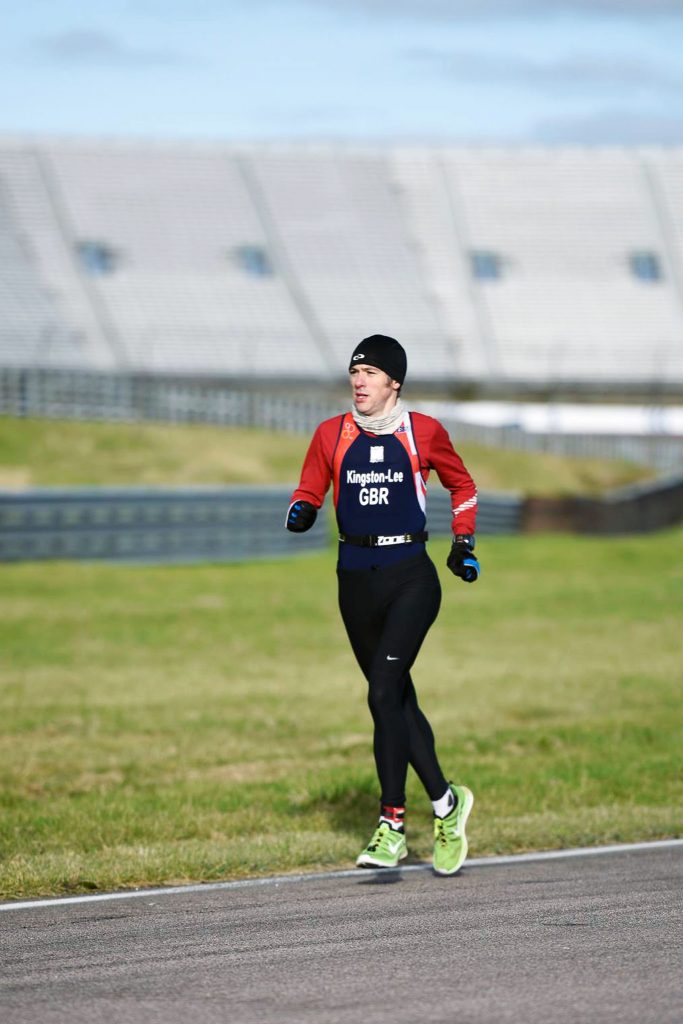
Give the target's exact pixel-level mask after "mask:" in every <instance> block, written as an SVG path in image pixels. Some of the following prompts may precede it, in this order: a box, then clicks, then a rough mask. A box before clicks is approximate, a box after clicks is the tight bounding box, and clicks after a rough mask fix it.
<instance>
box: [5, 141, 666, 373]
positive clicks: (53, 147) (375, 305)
mask: <svg viewBox="0 0 683 1024" xmlns="http://www.w3.org/2000/svg"><path fill="white" fill-rule="evenodd" d="M88 260H90V263H88ZM638 261H640V263H638ZM639 266H640V267H642V268H644V272H642V273H641V272H640V271H639V270H638V269H637V268H638V267H639ZM634 269H635V271H636V272H634ZM375 332H382V333H386V334H394V335H395V336H397V337H399V338H400V339H401V340H402V341H403V342H404V343H405V344H406V347H407V349H408V351H409V359H410V373H411V377H412V379H414V380H424V381H441V382H444V383H447V382H455V381H467V382H473V383H475V384H476V383H482V384H486V383H498V384H503V385H504V384H505V383H506V382H507V383H509V384H510V385H511V386H513V387H514V386H518V385H519V386H524V385H532V386H533V385H541V386H542V385H544V384H546V385H548V386H556V385H561V384H562V383H563V382H564V383H566V384H571V385H573V386H581V385H582V384H585V385H592V386H595V384H596V382H598V383H599V382H603V383H604V385H605V387H610V386H614V387H617V388H618V387H619V386H629V385H632V384H634V383H638V382H642V383H646V384H647V383H652V384H658V383H661V382H662V381H664V380H666V381H667V382H670V383H671V382H673V383H675V384H678V385H679V386H680V385H681V384H683V344H682V343H681V342H682V339H683V151H681V150H676V149H672V150H656V149H652V150H638V149H604V150H603V149H595V150H588V149H580V148H565V147H558V148H557V149H532V148H529V149H473V148H472V149H470V148H438V147H412V148H410V147H393V148H392V147H387V148H384V149H378V148H372V147H339V146H337V147H335V146H294V145H292V146H284V145H282V146H256V145H254V146H242V147H230V146H227V145H225V146H222V145H209V144H207V145H199V144H197V145H180V144H171V143H169V144H152V143H149V144H145V143H143V142H135V143H133V142H118V143H115V142H101V143H100V142H97V143H96V142H93V141H90V142H84V141H83V142H79V141H60V140H52V139H50V140H38V141H36V140H32V141H31V142H28V141H26V140H22V139H6V140H0V366H22V367H27V368H30V367H50V366H53V367H61V368H64V367H67V368H84V369H95V370H97V369H99V370H108V371H127V372H130V371H133V372H144V373H148V372H149V373H164V374H184V375H187V374H192V375H205V374H210V375H215V374H220V375H223V376H229V377H233V378H235V377H237V378H240V377H241V378H270V379H291V380H298V379H301V380H304V381H305V380H332V379H335V378H336V377H338V376H339V375H340V374H341V373H343V371H344V369H345V367H346V360H347V358H348V352H349V350H350V348H351V347H352V346H353V345H354V344H355V343H356V341H357V340H358V339H359V338H360V337H362V336H363V335H364V334H368V333H375Z"/></svg>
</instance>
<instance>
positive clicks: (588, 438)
mask: <svg viewBox="0 0 683 1024" xmlns="http://www.w3.org/2000/svg"><path fill="white" fill-rule="evenodd" d="M419 407H420V403H419V402H417V403H415V408H418V409H419ZM344 408H345V399H344V397H343V395H340V394H339V393H337V394H335V395H334V397H331V395H330V393H329V392H327V393H325V394H322V395H321V397H319V398H317V399H309V398H302V397H299V396H296V395H292V394H287V393H283V392H280V393H278V392H277V391H275V390H273V388H272V386H271V387H270V388H265V387H264V388H260V389H259V388H257V387H256V386H253V387H245V386H239V385H237V384H235V383H234V382H225V381H221V380H220V379H218V378H203V379H192V378H183V377H156V376H155V377H151V376H144V375H135V374H108V373H94V372H87V371H82V370H47V369H33V368H27V369H17V368H0V415H5V416H14V417H41V418H42V417H45V418H51V419H75V420H113V421H117V420H118V421H127V422H142V421H154V422H167V423H213V424H222V425H225V426H257V427H265V428H269V429H274V430H287V431H292V432H295V433H310V432H312V431H313V430H314V429H315V427H316V426H317V424H318V423H320V421H321V420H323V419H326V418H327V417H328V416H330V415H333V414H334V412H335V411H339V412H341V411H343V409H344ZM442 422H443V423H444V425H445V426H446V428H447V429H448V430H449V432H450V433H451V436H452V438H453V440H454V441H455V443H456V445H457V444H462V443H463V442H466V441H471V442H475V443H478V444H483V445H486V446H488V447H494V448H505V449H512V450H517V451H530V452H555V453H557V454H562V455H574V456H582V457H595V458H608V459H625V460H627V461H631V462H638V463H643V464H645V465H650V466H654V467H655V468H657V469H660V470H662V471H665V472H674V471H675V470H677V469H679V468H681V467H682V466H683V439H682V438H680V437H670V436H666V435H656V434H652V435H646V436H640V435H638V436H634V435H613V434H608V435H601V434H564V433H559V432H558V433H553V432H544V433H536V432H533V433H532V432H530V431H525V430H522V429H521V428H520V427H519V426H503V427H493V426H485V425H481V424H472V423H468V422H464V421H462V420H458V419H457V417H448V416H444V417H442Z"/></svg>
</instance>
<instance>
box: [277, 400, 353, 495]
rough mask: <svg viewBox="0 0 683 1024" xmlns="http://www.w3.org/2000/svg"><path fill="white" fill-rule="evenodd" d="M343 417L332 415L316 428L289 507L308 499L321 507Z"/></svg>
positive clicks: (329, 479) (330, 475) (330, 473)
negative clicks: (292, 503)
mask: <svg viewBox="0 0 683 1024" xmlns="http://www.w3.org/2000/svg"><path fill="white" fill-rule="evenodd" d="M343 418H344V417H343V416H334V417H333V418H332V419H331V420H325V421H324V422H323V423H321V424H320V426H319V427H318V428H317V429H316V431H315V433H314V435H313V437H312V439H311V443H310V445H309V446H308V451H307V452H306V457H305V459H304V464H303V466H302V468H301V479H300V480H299V486H298V487H297V489H296V490H295V491H294V494H293V495H292V497H291V501H290V507H291V502H294V501H310V503H311V505H315V507H316V508H320V507H321V505H322V503H323V501H324V500H325V495H326V494H327V490H328V488H329V486H330V482H331V480H332V460H333V458H334V449H335V446H336V444H337V438H338V437H339V430H340V427H341V422H342V420H343Z"/></svg>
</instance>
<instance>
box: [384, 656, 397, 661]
mask: <svg viewBox="0 0 683 1024" xmlns="http://www.w3.org/2000/svg"><path fill="white" fill-rule="evenodd" d="M387 661H398V658H392V657H391V655H390V654H387Z"/></svg>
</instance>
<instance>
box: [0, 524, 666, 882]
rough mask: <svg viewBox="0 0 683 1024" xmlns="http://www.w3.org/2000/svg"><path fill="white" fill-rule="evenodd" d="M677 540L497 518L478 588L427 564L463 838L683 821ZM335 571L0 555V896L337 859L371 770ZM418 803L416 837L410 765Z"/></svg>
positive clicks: (314, 566) (561, 840) (576, 832)
mask: <svg viewBox="0 0 683 1024" xmlns="http://www.w3.org/2000/svg"><path fill="white" fill-rule="evenodd" d="M431 550H432V555H433V557H434V559H435V561H436V563H437V565H439V567H440V569H441V567H443V563H444V560H445V556H446V550H447V548H446V544H445V542H443V541H440V542H436V543H434V544H432V545H431ZM682 555H683V531H681V530H678V531H671V532H668V533H665V534H661V535H658V536H649V537H638V538H628V539H615V540H603V539H600V540H598V539H595V540H593V539H586V538H570V537H557V536H542V537H533V538H530V537H522V538H490V539H482V541H481V558H482V562H483V566H484V574H483V576H482V579H481V581H480V582H479V583H478V584H477V585H476V586H473V587H467V586H464V585H463V584H462V583H460V582H459V581H457V580H455V579H454V578H453V577H451V576H450V575H449V574H447V573H446V572H445V571H444V572H441V575H442V581H443V584H444V604H443V607H442V612H441V615H440V618H439V621H438V622H437V624H436V626H435V627H434V629H433V630H432V632H431V634H430V636H429V637H428V640H427V642H426V645H425V648H424V651H423V653H422V655H421V658H420V661H419V664H418V669H417V671H416V682H417V684H418V690H419V692H420V694H421V699H422V703H423V705H424V707H425V709H426V711H427V712H428V714H429V716H430V718H431V720H432V722H433V724H434V727H435V731H436V735H437V739H438V746H439V751H440V755H441V758H442V760H443V763H444V765H445V766H446V767H447V770H448V772H449V774H451V775H452V776H453V777H454V778H456V779H460V780H462V781H466V782H467V783H468V784H469V785H470V786H471V787H472V788H473V790H474V791H475V794H476V800H477V802H476V804H475V809H474V813H473V816H472V819H471V828H470V834H471V852H472V854H473V855H475V856H476V855H482V854H487V853H494V852H501V851H515V850H528V849H536V848H552V847H559V846H566V845H578V844H592V843H602V842H613V841H624V840H635V839H650V838H656V837H663V836H673V835H680V834H681V830H682V829H683V763H682V759H683V755H682V751H683V742H682V738H683V737H682V736H681V700H680V680H681V672H680V617H679V610H680V594H681V569H680V566H681V564H682V557H681V556H682ZM333 569H334V556H333V554H332V552H329V553H325V554H321V555H315V556H307V557H305V558H302V559H299V560H291V561H280V562H264V563H260V564H256V565H231V566H229V565H225V566H211V565H205V566H194V567H158V568H149V567H146V568H132V567H120V566H108V565H72V564H65V563H61V564H52V565H39V564H27V565H18V566H12V567H6V568H4V569H3V570H2V572H3V585H2V591H1V594H0V649H1V650H2V659H3V663H4V680H3V685H2V689H1V690H0V716H1V721H2V727H1V728H2V739H1V744H0V779H1V788H2V797H1V800H2V813H1V818H2V866H1V868H0V894H1V895H2V896H3V897H5V898H15V897H22V896H29V895H33V896H35V895H47V894H52V893H66V892H75V891H87V890H92V889H112V888H117V887H128V886H139V885H149V884H157V883H172V882H179V881H185V880H191V879H192V880H196V879H204V880H210V879H218V878H221V879H224V878H236V877H241V876H245V875H256V874H259V873H274V872H281V871H289V870H295V869H314V868H316V867H320V866H323V865H325V866H332V865H344V866H348V865H349V864H350V863H351V862H352V859H353V858H354V856H355V855H356V853H357V851H358V849H359V848H360V846H361V845H362V844H363V843H364V842H365V841H366V839H367V836H368V833H369V829H370V828H371V826H372V824H373V820H374V817H375V814H376V809H377V804H376V797H377V793H376V781H375V778H374V771H373V766H372V757H371V743H370V727H369V715H368V711H367V708H366V706H365V695H364V686H363V683H362V681H361V678H360V674H359V672H358V670H357V668H356V666H355V664H354V662H353V660H352V656H351V654H350V651H349V650H348V646H347V643H346V640H345V638H344V636H343V635H342V629H341V626H340V623H339V620H338V613H337V609H336V600H335V591H334V571H333ZM409 807H410V818H409V839H410V848H411V853H412V856H413V857H417V858H427V857H429V855H430V848H431V843H430V828H431V820H430V814H429V811H430V808H429V805H428V804H427V801H426V798H425V797H424V795H423V794H422V793H421V792H420V790H419V787H418V785H417V784H416V782H415V780H414V778H413V777H412V776H411V779H410V785H409Z"/></svg>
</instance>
